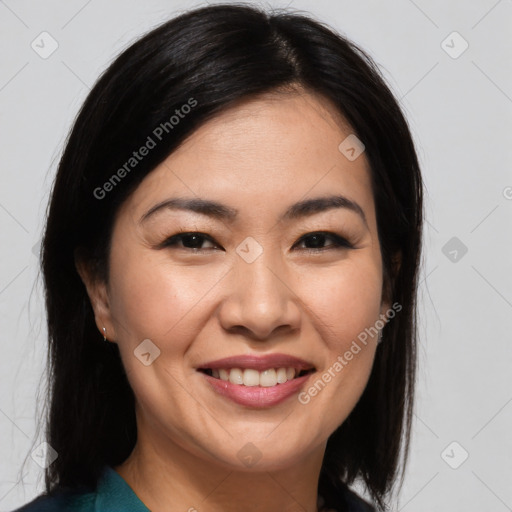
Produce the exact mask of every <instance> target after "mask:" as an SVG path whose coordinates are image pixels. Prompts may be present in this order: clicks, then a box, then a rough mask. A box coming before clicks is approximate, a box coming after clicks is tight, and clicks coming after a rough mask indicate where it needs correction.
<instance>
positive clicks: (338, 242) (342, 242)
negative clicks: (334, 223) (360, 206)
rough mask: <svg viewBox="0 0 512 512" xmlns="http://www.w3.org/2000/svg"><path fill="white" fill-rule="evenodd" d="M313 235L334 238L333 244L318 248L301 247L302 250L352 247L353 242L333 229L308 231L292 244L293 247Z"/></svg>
mask: <svg viewBox="0 0 512 512" xmlns="http://www.w3.org/2000/svg"><path fill="white" fill-rule="evenodd" d="M313 235H323V236H325V237H327V238H331V239H332V240H334V242H335V243H334V244H331V245H328V246H327V247H320V248H317V249H315V248H311V247H310V248H306V249H303V250H304V251H313V252H319V251H325V250H327V249H329V248H348V249H352V248H354V244H352V243H351V242H350V241H349V240H348V239H347V238H346V237H344V236H342V235H339V234H338V233H334V232H333V231H310V232H308V233H305V234H304V235H302V236H301V237H300V238H299V239H298V240H297V242H295V244H293V247H295V246H296V245H297V244H300V243H302V242H303V241H304V240H306V239H307V238H309V237H310V236H313Z"/></svg>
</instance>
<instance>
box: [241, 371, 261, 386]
mask: <svg viewBox="0 0 512 512" xmlns="http://www.w3.org/2000/svg"><path fill="white" fill-rule="evenodd" d="M259 384H260V374H259V373H258V370H251V369H246V370H244V386H259Z"/></svg>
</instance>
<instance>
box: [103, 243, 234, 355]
mask: <svg viewBox="0 0 512 512" xmlns="http://www.w3.org/2000/svg"><path fill="white" fill-rule="evenodd" d="M124 249H125V248H123V245H122V244H121V243H120V244H118V245H117V246H114V244H113V249H112V254H111V272H110V282H111V303H110V307H111V311H112V313H113V316H114V321H115V322H117V323H118V324H120V332H118V338H119V341H120V342H121V343H122V344H128V345H130V346H133V344H137V343H140V342H141V341H142V340H143V339H146V338H149V339H151V340H154V342H155V343H156V344H157V346H159V347H160V348H163V344H164V341H163V340H166V342H165V343H166V344H167V345H166V347H165V348H166V352H167V351H169V349H171V351H176V350H178V349H180V340H187V339H191V337H193V336H194V335H195V334H196V332H195V331H197V330H198V329H200V327H201V321H202V320H201V318H203V317H204V307H205V305H206V304H207V303H208V293H209V291H210V290H212V289H214V288H215V286H216V285H217V284H219V285H221V281H222V277H223V275H224V274H225V273H226V269H225V268H224V267H223V266H221V265H217V266H215V268H213V267H209V268H208V270H207V269H206V267H205V266H200V265H198V266H190V267H186V266H180V265H171V263H170V258H168V257H167V256H166V254H165V252H164V251H162V252H160V251H159V252H158V253H154V254H148V251H147V250H143V249H141V250H139V251H137V249H136V248H134V246H133V244H132V247H131V248H130V250H129V251H128V250H124ZM200 313H201V314H200ZM203 321H204V320H203ZM116 331H117V329H116ZM171 341H172V343H170V342H171ZM185 343H186V342H185V341H184V342H183V344H185Z"/></svg>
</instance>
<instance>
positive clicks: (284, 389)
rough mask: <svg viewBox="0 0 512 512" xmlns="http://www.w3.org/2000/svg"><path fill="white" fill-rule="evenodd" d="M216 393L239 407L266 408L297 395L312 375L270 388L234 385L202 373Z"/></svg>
mask: <svg viewBox="0 0 512 512" xmlns="http://www.w3.org/2000/svg"><path fill="white" fill-rule="evenodd" d="M200 373H201V374H202V375H203V376H204V377H205V378H206V381H207V382H208V384H209V385H210V386H211V387H212V388H213V390H214V391H216V392H217V393H219V394H220V395H222V396H225V397H226V398H229V399H230V400H232V401H233V402H235V403H237V404H239V405H245V406H246V407H254V408H264V407H272V406H274V405H277V404H280V403H281V402H284V401H285V400H286V399H287V398H290V397H291V396H292V395H294V394H296V393H297V392H298V391H299V390H300V388H301V387H302V386H303V385H304V383H305V382H306V381H307V380H308V379H309V377H310V376H311V375H313V374H312V373H308V374H307V375H303V376H302V377H297V378H296V379H293V380H288V381H286V382H285V383H284V384H277V385H275V386H270V387H261V386H242V385H239V384H232V383H231V382H229V381H226V380H222V379H216V378H215V377H211V376H210V375H207V374H206V373H203V372H200Z"/></svg>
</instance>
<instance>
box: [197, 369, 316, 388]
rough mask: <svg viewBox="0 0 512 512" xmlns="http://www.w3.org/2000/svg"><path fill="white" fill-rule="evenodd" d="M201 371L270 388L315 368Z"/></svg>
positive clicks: (222, 378)
mask: <svg viewBox="0 0 512 512" xmlns="http://www.w3.org/2000/svg"><path fill="white" fill-rule="evenodd" d="M199 371H200V372H202V373H204V374H206V375H208V376H210V377H213V378H214V379H218V380H223V381H226V382H230V383H231V384H235V385H239V386H247V387H254V386H259V387H264V388H268V387H273V386H277V385H279V384H285V383H286V382H288V381H291V380H294V379H298V378H299V377H303V376H305V375H308V374H310V373H313V372H314V371H315V369H314V368H309V369H299V368H293V367H286V368H284V367H283V368H269V369H267V370H263V371H258V370H255V369H253V368H218V369H217V368H214V369H212V368H200V369H199Z"/></svg>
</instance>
